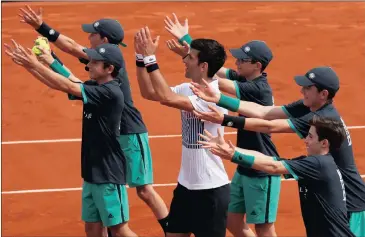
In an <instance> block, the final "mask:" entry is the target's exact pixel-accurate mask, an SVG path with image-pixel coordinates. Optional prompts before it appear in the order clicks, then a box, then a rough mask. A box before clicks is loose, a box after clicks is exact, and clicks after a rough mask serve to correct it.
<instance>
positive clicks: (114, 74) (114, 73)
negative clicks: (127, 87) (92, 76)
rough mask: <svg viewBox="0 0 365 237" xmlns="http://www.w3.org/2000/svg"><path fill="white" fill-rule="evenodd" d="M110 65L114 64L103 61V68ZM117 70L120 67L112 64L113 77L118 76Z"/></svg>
mask: <svg viewBox="0 0 365 237" xmlns="http://www.w3.org/2000/svg"><path fill="white" fill-rule="evenodd" d="M110 66H114V65H112V64H111V63H108V62H104V69H105V68H108V67H110ZM119 70H120V68H118V67H116V66H114V70H113V72H112V74H111V75H112V77H113V78H116V77H117V76H118V74H119Z"/></svg>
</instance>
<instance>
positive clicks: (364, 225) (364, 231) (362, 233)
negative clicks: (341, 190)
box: [349, 211, 365, 237]
mask: <svg viewBox="0 0 365 237" xmlns="http://www.w3.org/2000/svg"><path fill="white" fill-rule="evenodd" d="M350 215H351V216H350V221H349V224H350V230H351V231H352V233H354V235H356V236H357V237H365V211H361V212H351V214H350Z"/></svg>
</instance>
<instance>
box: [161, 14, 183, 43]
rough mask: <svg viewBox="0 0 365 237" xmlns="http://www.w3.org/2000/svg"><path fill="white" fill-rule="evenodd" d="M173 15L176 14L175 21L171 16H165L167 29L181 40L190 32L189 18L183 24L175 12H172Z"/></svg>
mask: <svg viewBox="0 0 365 237" xmlns="http://www.w3.org/2000/svg"><path fill="white" fill-rule="evenodd" d="M172 15H173V16H174V22H173V21H172V20H171V19H170V17H168V16H166V17H165V20H164V21H165V29H166V30H167V31H168V32H170V33H171V34H172V35H173V36H174V37H176V39H178V40H179V39H181V38H182V37H183V36H184V35H186V34H188V33H189V25H188V19H185V22H184V25H181V24H180V22H179V19H177V16H176V15H175V13H172Z"/></svg>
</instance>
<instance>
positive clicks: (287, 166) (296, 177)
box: [281, 161, 299, 180]
mask: <svg viewBox="0 0 365 237" xmlns="http://www.w3.org/2000/svg"><path fill="white" fill-rule="evenodd" d="M281 163H283V165H284V166H285V168H286V169H287V170H288V171H289V173H290V174H291V175H292V176H293V178H294V179H295V180H298V179H299V178H298V176H297V175H296V174H295V173H294V171H293V170H292V168H290V166H289V165H288V164H287V163H286V161H281Z"/></svg>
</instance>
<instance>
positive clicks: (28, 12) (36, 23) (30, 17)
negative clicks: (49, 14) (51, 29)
mask: <svg viewBox="0 0 365 237" xmlns="http://www.w3.org/2000/svg"><path fill="white" fill-rule="evenodd" d="M20 11H21V13H19V14H18V16H20V22H22V23H27V24H28V25H30V26H32V27H33V28H34V29H36V30H38V29H39V27H40V26H41V25H42V23H43V9H42V8H39V9H38V12H37V13H36V12H35V11H33V9H32V8H30V6H29V5H27V6H26V9H23V8H20Z"/></svg>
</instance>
